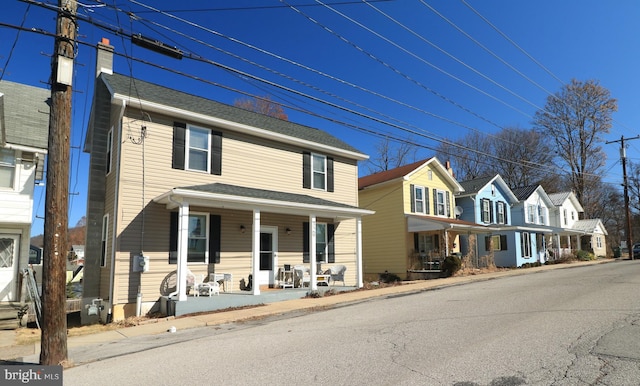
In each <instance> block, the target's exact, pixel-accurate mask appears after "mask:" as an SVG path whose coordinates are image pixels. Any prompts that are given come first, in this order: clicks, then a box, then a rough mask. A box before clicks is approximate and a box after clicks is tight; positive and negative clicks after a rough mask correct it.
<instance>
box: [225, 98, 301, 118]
mask: <svg viewBox="0 0 640 386" xmlns="http://www.w3.org/2000/svg"><path fill="white" fill-rule="evenodd" d="M233 105H234V106H236V107H240V108H241V109H245V110H249V111H253V112H256V113H260V114H263V115H268V116H270V117H274V118H279V119H282V120H285V121H287V120H289V117H288V116H287V114H286V113H285V112H284V109H283V108H282V106H280V105H279V104H278V103H276V102H274V101H272V100H271V97H270V96H269V95H265V96H262V97H256V98H243V99H236V100H235V101H234V102H233Z"/></svg>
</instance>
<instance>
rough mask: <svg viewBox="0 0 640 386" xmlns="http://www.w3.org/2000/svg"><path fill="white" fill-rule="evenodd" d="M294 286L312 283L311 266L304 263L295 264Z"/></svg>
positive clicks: (305, 285) (304, 285) (306, 285)
mask: <svg viewBox="0 0 640 386" xmlns="http://www.w3.org/2000/svg"><path fill="white" fill-rule="evenodd" d="M293 276H294V280H293V283H294V286H295V287H298V288H300V287H309V286H310V285H311V275H309V268H307V267H305V266H304V265H295V266H294V267H293Z"/></svg>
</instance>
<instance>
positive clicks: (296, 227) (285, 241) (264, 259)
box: [154, 183, 373, 314]
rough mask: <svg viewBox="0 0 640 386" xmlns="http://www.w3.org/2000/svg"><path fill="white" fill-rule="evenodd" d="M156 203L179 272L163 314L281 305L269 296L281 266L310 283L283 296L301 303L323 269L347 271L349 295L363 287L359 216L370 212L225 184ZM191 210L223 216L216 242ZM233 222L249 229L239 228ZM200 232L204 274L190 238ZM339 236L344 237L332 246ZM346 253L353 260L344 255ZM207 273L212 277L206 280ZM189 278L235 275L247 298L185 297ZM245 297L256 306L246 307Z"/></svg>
mask: <svg viewBox="0 0 640 386" xmlns="http://www.w3.org/2000/svg"><path fill="white" fill-rule="evenodd" d="M154 201H155V202H157V203H160V204H163V205H165V207H166V209H168V210H171V211H172V213H173V214H175V218H176V245H175V246H173V247H171V251H175V253H173V255H175V262H176V264H177V269H176V279H175V284H176V288H175V291H174V292H172V293H170V294H168V295H164V296H163V297H162V298H161V302H162V303H163V304H164V306H163V305H162V304H161V307H164V308H166V309H167V310H169V311H170V310H174V312H177V313H178V312H179V313H182V314H184V313H191V312H201V311H211V310H215V309H219V308H208V309H199V307H196V306H195V305H190V306H185V305H184V304H181V303H198V304H202V305H204V304H207V307H220V308H229V307H235V306H242V305H251V304H260V303H264V301H263V299H262V297H264V299H267V300H269V299H271V298H274V297H275V298H277V297H278V296H277V295H276V294H273V293H272V288H273V287H279V284H280V283H279V277H278V274H279V272H280V271H281V270H282V269H283V267H284V266H294V265H303V266H304V267H306V269H307V270H308V271H307V272H308V277H309V282H308V286H307V287H305V289H304V290H297V289H292V288H287V289H286V291H287V294H286V296H296V295H294V294H296V293H299V294H298V295H297V296H298V297H302V296H304V294H306V292H307V291H318V290H320V288H319V285H318V284H319V279H321V276H320V275H319V274H321V273H323V272H318V269H323V270H325V269H327V268H329V267H330V266H333V265H338V264H346V265H348V267H349V272H348V273H349V278H350V280H347V285H353V287H352V288H359V287H362V285H363V279H362V248H361V245H362V225H361V216H363V215H367V214H372V213H373V212H372V211H369V210H364V209H360V208H357V207H355V206H351V205H346V204H342V203H338V202H333V201H328V200H324V199H320V198H317V197H312V196H308V195H301V194H293V193H286V192H277V191H267V190H262V189H254V188H247V187H241V186H234V185H227V184H220V183H215V184H207V185H199V186H190V187H183V188H174V189H171V190H170V191H168V192H166V193H164V194H162V195H161V196H159V197H157V198H156V199H155V200H154ZM192 208H197V209H196V210H199V211H203V210H207V211H210V213H211V214H214V213H221V214H222V215H221V216H220V215H216V216H217V217H219V218H218V219H217V221H218V222H217V225H215V226H217V227H219V228H220V229H219V230H218V231H217V234H218V235H221V236H215V235H211V233H210V232H205V231H202V230H201V229H200V225H194V222H193V217H194V216H190V214H192V212H191V211H192V210H193V209H192ZM176 209H177V212H176V211H175V210H176ZM194 212H195V211H194ZM249 216H250V217H249ZM210 217H211V216H210ZM233 218H243V219H245V220H249V221H247V222H242V224H240V225H236V224H233V220H232V219H233ZM230 219H231V220H230ZM303 221H304V223H303ZM298 222H299V223H298ZM205 223H206V224H207V228H208V229H214V228H215V226H214V225H211V224H213V220H212V219H211V218H209V219H207V217H206V216H205V217H203V218H202V226H204V224H205ZM209 223H211V224H209ZM198 224H199V223H198ZM245 224H246V225H245ZM196 231H197V233H199V234H201V235H202V236H203V237H202V242H201V244H202V248H200V250H199V253H202V254H203V257H202V261H201V263H204V264H200V265H199V266H198V265H197V264H194V263H193V261H194V260H193V254H194V247H197V246H198V245H199V244H198V243H199V240H198V239H197V238H195V237H194V235H193V234H194V232H196ZM334 232H335V235H341V236H340V237H338V236H336V237H335V238H334ZM245 233H246V234H245ZM208 234H209V236H208V238H207V235H208ZM345 235H348V236H345ZM216 237H217V238H218V240H216ZM279 238H281V240H280V242H279V241H278V240H279ZM335 239H339V240H340V241H338V242H336V240H335ZM211 240H213V242H212V241H211ZM337 243H341V244H337ZM279 244H280V246H279ZM283 248H284V249H283ZM337 248H339V249H337ZM281 250H282V251H281ZM345 250H348V251H350V252H349V253H340V252H342V251H345ZM280 252H282V253H280ZM336 256H338V257H336ZM203 268H204V269H207V271H206V273H204V274H203V273H202V269H203ZM190 271H193V273H195V274H196V275H198V276H199V275H204V276H205V277H209V278H211V277H215V275H220V274H221V272H224V273H230V274H232V275H233V278H234V282H235V283H238V282H239V279H240V278H241V277H247V275H248V280H247V283H245V284H248V285H247V287H248V288H246V289H248V291H238V289H239V288H238V287H237V286H236V287H234V288H233V292H221V294H220V295H219V296H215V298H221V299H225V300H224V301H222V300H218V299H209V298H208V297H205V298H203V297H195V298H194V297H192V296H188V289H189V283H188V275H189V272H190ZM238 273H240V274H238ZM206 280H210V279H206ZM320 287H322V286H320ZM267 289H268V290H267ZM303 292H304V294H302V293H303ZM263 293H264V294H265V295H264V296H263ZM301 294H302V295H301ZM247 295H252V296H254V297H256V299H253V300H249V299H248V298H250V296H247ZM280 296H282V295H280ZM163 299H164V300H163ZM227 301H230V302H231V303H227ZM238 301H240V303H239V304H238ZM229 304H231V305H229ZM236 304H237V305H236ZM194 307H195V308H194ZM207 307H205V308H207ZM183 309H184V310H186V311H183ZM196 309H197V310H196Z"/></svg>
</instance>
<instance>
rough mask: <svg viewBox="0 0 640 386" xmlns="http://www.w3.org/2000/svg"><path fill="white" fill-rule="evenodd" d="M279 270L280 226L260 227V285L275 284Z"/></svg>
mask: <svg viewBox="0 0 640 386" xmlns="http://www.w3.org/2000/svg"><path fill="white" fill-rule="evenodd" d="M277 270H278V228H277V227H271V226H262V227H260V273H259V276H258V285H267V284H268V285H269V286H274V284H275V281H276V274H277Z"/></svg>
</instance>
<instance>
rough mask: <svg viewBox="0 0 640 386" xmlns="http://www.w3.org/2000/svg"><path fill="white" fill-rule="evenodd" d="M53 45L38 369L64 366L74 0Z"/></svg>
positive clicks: (64, 9) (64, 2)
mask: <svg viewBox="0 0 640 386" xmlns="http://www.w3.org/2000/svg"><path fill="white" fill-rule="evenodd" d="M58 7H59V11H58V16H57V18H56V40H55V43H54V52H53V56H52V59H51V67H52V68H51V112H50V113H49V144H48V147H49V149H48V156H47V189H46V200H45V220H44V259H43V269H42V321H41V323H40V326H41V329H42V337H41V339H40V364H42V365H46V366H52V365H61V364H64V363H65V362H66V361H67V311H66V302H67V294H66V269H67V268H66V265H67V251H68V250H69V248H68V246H67V244H68V240H67V233H68V228H69V226H68V223H69V218H68V209H69V149H70V135H71V91H72V90H71V80H72V78H73V59H74V55H75V48H76V41H75V40H76V31H77V22H76V9H77V3H76V1H75V0H58Z"/></svg>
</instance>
